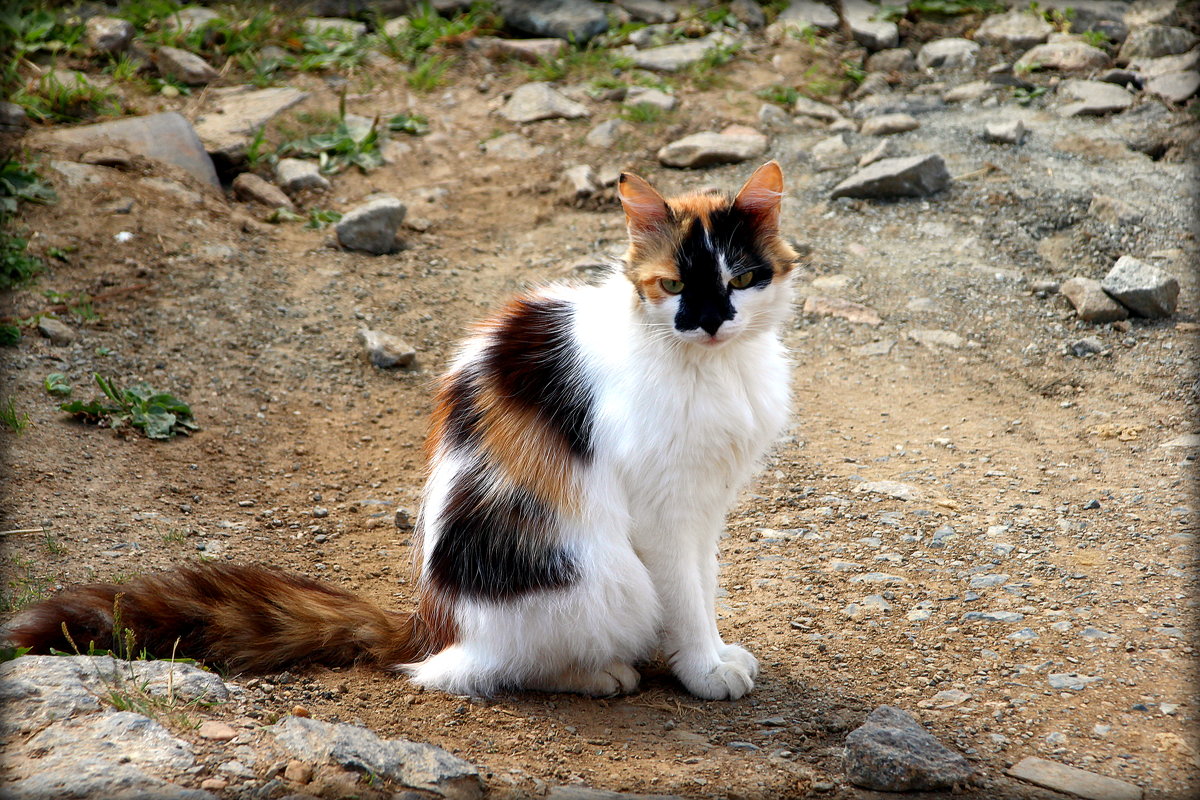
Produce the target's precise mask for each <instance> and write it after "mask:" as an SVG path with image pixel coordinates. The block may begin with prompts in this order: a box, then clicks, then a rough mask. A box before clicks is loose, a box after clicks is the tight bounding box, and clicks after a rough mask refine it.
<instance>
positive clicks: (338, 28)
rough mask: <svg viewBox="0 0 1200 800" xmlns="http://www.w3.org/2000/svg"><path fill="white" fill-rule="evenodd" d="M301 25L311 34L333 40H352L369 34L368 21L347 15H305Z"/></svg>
mask: <svg viewBox="0 0 1200 800" xmlns="http://www.w3.org/2000/svg"><path fill="white" fill-rule="evenodd" d="M300 25H301V27H302V28H303V29H304V32H305V33H307V34H309V35H311V36H322V37H326V38H327V39H332V40H333V41H341V42H352V41H354V40H355V39H361V38H362V37H363V36H366V35H367V23H365V22H359V21H358V20H356V19H346V18H345V17H305V18H304V19H303V20H301V22H300Z"/></svg>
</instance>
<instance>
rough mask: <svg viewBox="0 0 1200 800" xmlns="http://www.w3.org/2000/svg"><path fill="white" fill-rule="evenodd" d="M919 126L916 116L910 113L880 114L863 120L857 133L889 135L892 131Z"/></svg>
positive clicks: (901, 130)
mask: <svg viewBox="0 0 1200 800" xmlns="http://www.w3.org/2000/svg"><path fill="white" fill-rule="evenodd" d="M919 127H921V123H919V122H917V119H916V117H914V116H912V115H911V114H880V115H879V116H877V117H868V118H867V119H865V120H863V123H862V127H861V128H860V129H859V133H861V134H862V135H863V136H889V135H891V134H893V133H904V132H905V131H912V130H916V129H917V128H919Z"/></svg>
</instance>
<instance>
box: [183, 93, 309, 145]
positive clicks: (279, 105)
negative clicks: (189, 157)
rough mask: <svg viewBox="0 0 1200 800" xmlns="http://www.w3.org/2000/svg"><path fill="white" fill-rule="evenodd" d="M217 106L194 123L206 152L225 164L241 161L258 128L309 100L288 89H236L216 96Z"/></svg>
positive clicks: (303, 95) (306, 95) (304, 94)
mask: <svg viewBox="0 0 1200 800" xmlns="http://www.w3.org/2000/svg"><path fill="white" fill-rule="evenodd" d="M218 98H219V99H218V100H217V102H216V107H215V108H212V109H209V110H208V111H205V112H204V114H203V115H202V116H201V117H199V118H198V119H197V120H196V133H197V134H198V135H199V136H200V140H201V141H202V142H204V146H205V147H206V148H207V149H208V152H209V153H210V154H212V155H213V156H214V157H217V158H220V159H221V160H223V161H225V162H237V161H241V160H242V159H243V158H245V156H246V147H247V145H249V144H250V140H251V138H252V137H253V136H254V134H255V133H257V132H258V129H259V128H261V127H263V126H264V125H266V124H267V123H268V122H270V121H271V120H273V119H274V118H275V117H277V116H278V115H279V114H282V113H283V112H284V111H286V110H288V109H289V108H291V107H292V106H294V105H296V104H297V103H301V102H303V101H304V100H305V99H307V98H308V92H302V91H300V90H299V89H294V88H292V87H290V86H277V87H272V88H270V89H245V88H238V89H235V90H233V91H230V92H225V93H222V94H220V95H219V96H218Z"/></svg>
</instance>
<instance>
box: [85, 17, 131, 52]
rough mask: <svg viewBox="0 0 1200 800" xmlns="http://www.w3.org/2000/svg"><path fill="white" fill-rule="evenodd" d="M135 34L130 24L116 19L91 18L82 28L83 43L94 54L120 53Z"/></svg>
mask: <svg viewBox="0 0 1200 800" xmlns="http://www.w3.org/2000/svg"><path fill="white" fill-rule="evenodd" d="M134 33H136V31H135V30H134V27H133V25H132V24H131V23H129V22H127V21H126V20H123V19H117V18H116V17H92V18H90V19H89V20H88V21H87V24H86V25H85V26H84V41H86V42H87V45H88V47H90V48H91V49H92V51H93V52H96V53H105V54H108V55H113V54H116V53H122V52H124V51H125V49H126V48H127V47H129V43H130V42H132V41H133V35H134Z"/></svg>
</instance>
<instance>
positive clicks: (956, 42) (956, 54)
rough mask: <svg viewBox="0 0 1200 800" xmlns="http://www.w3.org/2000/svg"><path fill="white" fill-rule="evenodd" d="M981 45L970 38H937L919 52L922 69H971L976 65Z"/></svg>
mask: <svg viewBox="0 0 1200 800" xmlns="http://www.w3.org/2000/svg"><path fill="white" fill-rule="evenodd" d="M978 53H979V45H978V44H977V43H975V42H972V41H971V40H970V39H956V38H948V39H935V40H933V41H932V42H928V43H926V44H925V45H924V46H922V47H921V50H920V51H919V52H918V53H917V66H918V67H920V68H921V69H970V68H971V67H973V66H975V56H976V55H977V54H978Z"/></svg>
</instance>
